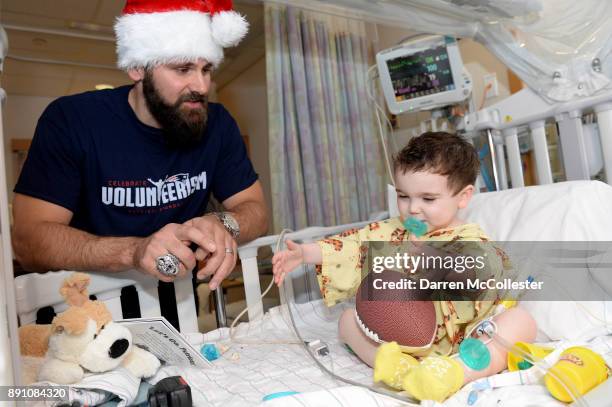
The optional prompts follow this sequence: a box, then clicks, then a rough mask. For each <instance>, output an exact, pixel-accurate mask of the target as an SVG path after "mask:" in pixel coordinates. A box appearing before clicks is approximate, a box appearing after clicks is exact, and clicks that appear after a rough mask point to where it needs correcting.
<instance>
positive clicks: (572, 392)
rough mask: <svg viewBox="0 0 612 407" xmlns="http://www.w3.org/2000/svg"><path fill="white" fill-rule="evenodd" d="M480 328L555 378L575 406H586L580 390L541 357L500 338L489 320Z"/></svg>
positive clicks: (508, 349) (509, 350) (511, 351)
mask: <svg viewBox="0 0 612 407" xmlns="http://www.w3.org/2000/svg"><path fill="white" fill-rule="evenodd" d="M480 329H481V330H482V332H484V333H485V334H486V335H487V336H488V337H489V338H491V339H493V340H494V341H495V342H497V343H498V344H499V345H501V346H502V347H503V348H505V349H506V350H507V351H508V352H510V353H513V354H515V355H517V356H520V357H521V358H523V360H525V361H527V362H529V363H531V364H532V365H533V366H535V367H537V368H538V369H540V370H541V371H543V372H545V373H546V374H548V375H550V376H551V377H552V378H553V379H555V380H556V381H557V382H558V383H559V384H560V385H561V386H562V387H563V388H564V389H565V391H566V392H567V394H569V396H570V397H571V398H572V400H574V402H575V403H576V406H578V407H588V404H587V403H586V401H585V400H584V399H583V398H582V396H581V395H580V392H579V391H578V390H577V389H576V387H575V386H574V385H573V384H572V383H570V382H567V381H564V380H561V378H559V376H558V375H557V374H556V373H555V371H554V369H552V367H551V366H549V365H548V364H547V363H546V362H545V361H544V360H543V359H540V358H538V357H535V356H533V355H531V354H530V353H527V352H525V351H524V350H522V349H520V348H519V347H517V346H515V345H512V344H511V343H509V342H508V341H506V340H505V339H504V338H502V337H501V336H500V335H498V334H497V332H496V331H497V330H496V328H495V326H494V325H493V324H492V323H491V321H483V323H482V324H481V327H480Z"/></svg>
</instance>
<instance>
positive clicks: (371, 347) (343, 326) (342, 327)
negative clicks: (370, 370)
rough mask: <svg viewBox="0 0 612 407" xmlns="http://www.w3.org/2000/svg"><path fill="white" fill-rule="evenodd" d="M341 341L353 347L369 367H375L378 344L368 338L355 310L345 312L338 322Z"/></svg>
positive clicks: (350, 309)
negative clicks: (356, 317) (358, 321)
mask: <svg viewBox="0 0 612 407" xmlns="http://www.w3.org/2000/svg"><path fill="white" fill-rule="evenodd" d="M338 335H339V336H340V340H341V341H342V342H344V343H346V344H347V345H348V346H350V347H351V349H352V350H353V352H355V354H356V355H357V356H358V357H359V359H361V360H363V361H364V362H365V363H366V364H367V365H368V366H374V357H375V356H376V349H377V348H378V343H376V342H375V341H373V340H371V339H370V338H368V337H367V336H366V335H365V334H364V333H363V331H362V330H361V328H360V327H359V325H358V324H357V321H356V320H355V308H349V309H346V310H344V312H343V313H342V315H341V316H340V319H339V321H338Z"/></svg>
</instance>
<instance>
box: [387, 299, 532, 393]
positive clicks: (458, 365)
mask: <svg viewBox="0 0 612 407" xmlns="http://www.w3.org/2000/svg"><path fill="white" fill-rule="evenodd" d="M493 321H494V322H495V324H496V325H497V335H499V336H500V337H501V338H503V339H504V340H505V341H506V342H508V343H510V344H514V343H516V342H519V341H523V342H533V340H534V339H535V336H536V324H535V321H534V320H533V318H532V317H531V315H529V313H527V311H525V310H523V309H521V308H511V309H509V310H507V311H505V312H503V313H501V314H499V315H497V316H496V317H495V318H493ZM488 338H489V337H488V336H487V335H484V336H483V337H481V338H480V339H481V340H483V341H486V340H487V339H488ZM385 346H386V345H385ZM396 346H397V345H396ZM486 346H487V348H488V350H489V352H490V354H491V363H490V364H489V366H488V367H486V368H485V369H483V370H472V369H470V368H469V367H467V366H466V365H465V363H464V362H463V361H462V360H461V358H459V357H457V358H450V357H440V356H429V357H426V358H425V359H423V361H422V362H421V363H420V364H419V365H418V366H414V367H412V368H411V369H410V370H409V371H408V372H407V373H406V374H405V376H404V379H403V388H404V390H407V391H408V392H409V393H410V394H412V395H413V396H414V397H416V398H417V399H419V400H428V399H431V400H436V401H440V402H441V401H443V400H445V399H446V398H447V397H448V396H450V395H452V394H454V393H455V392H456V391H457V390H459V389H460V388H461V387H462V386H463V385H464V384H466V383H469V382H471V381H473V380H476V379H480V378H482V377H486V376H490V375H493V374H496V373H499V372H501V371H502V370H504V369H505V368H506V365H507V355H508V351H507V350H506V348H504V347H503V346H502V345H501V344H500V343H499V342H497V341H495V340H491V341H490V342H489V343H488V344H487V345H486ZM381 351H382V347H381Z"/></svg>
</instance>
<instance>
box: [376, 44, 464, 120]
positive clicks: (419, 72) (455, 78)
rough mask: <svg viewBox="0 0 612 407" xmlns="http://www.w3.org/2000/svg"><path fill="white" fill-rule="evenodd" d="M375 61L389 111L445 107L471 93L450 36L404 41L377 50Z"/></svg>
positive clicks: (456, 49)
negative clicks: (394, 45)
mask: <svg viewBox="0 0 612 407" xmlns="http://www.w3.org/2000/svg"><path fill="white" fill-rule="evenodd" d="M376 63H377V65H378V72H379V76H380V81H381V85H382V89H383V93H384V95H385V99H386V101H387V105H388V106H389V111H390V112H391V113H393V114H400V113H404V112H412V111H419V110H429V109H433V108H436V107H441V106H447V105H450V104H454V103H457V102H460V101H462V100H465V99H466V98H467V97H468V96H469V94H470V92H471V81H470V80H469V78H468V77H467V75H463V62H462V61H461V55H460V54H459V48H458V46H457V41H456V40H455V39H454V38H451V37H443V36H429V37H425V38H421V39H417V40H414V41H411V42H409V43H404V44H402V45H399V46H397V47H394V48H391V49H387V50H384V51H381V52H379V53H378V54H377V55H376Z"/></svg>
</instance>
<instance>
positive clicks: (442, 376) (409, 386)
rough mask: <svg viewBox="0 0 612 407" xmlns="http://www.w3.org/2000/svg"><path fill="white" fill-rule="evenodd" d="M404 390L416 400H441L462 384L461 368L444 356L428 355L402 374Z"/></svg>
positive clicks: (453, 392)
mask: <svg viewBox="0 0 612 407" xmlns="http://www.w3.org/2000/svg"><path fill="white" fill-rule="evenodd" d="M402 385H403V386H402V387H403V388H404V390H406V391H407V392H409V393H410V394H411V395H412V396H413V397H415V398H417V399H418V400H434V401H437V402H442V401H444V400H445V399H446V398H448V397H449V396H451V395H453V394H455V393H456V392H457V391H458V390H459V389H460V388H461V386H463V368H462V367H461V364H460V363H459V362H457V361H456V360H454V359H451V358H449V357H446V356H429V357H426V358H425V359H423V360H422V361H421V363H420V364H419V365H418V366H414V367H412V368H411V369H410V370H409V371H408V372H407V373H406V375H405V376H404V381H403V383H402Z"/></svg>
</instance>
